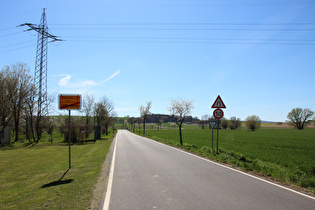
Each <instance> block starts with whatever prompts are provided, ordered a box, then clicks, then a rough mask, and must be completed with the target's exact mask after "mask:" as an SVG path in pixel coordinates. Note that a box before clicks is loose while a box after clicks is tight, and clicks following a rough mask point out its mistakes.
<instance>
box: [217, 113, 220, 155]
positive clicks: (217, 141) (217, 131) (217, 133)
mask: <svg viewBox="0 0 315 210" xmlns="http://www.w3.org/2000/svg"><path fill="white" fill-rule="evenodd" d="M217 125H218V127H217V154H219V127H220V120H219V119H218V123H217Z"/></svg>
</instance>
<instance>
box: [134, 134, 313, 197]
mask: <svg viewBox="0 0 315 210" xmlns="http://www.w3.org/2000/svg"><path fill="white" fill-rule="evenodd" d="M134 135H137V134H134ZM141 137H142V136H141ZM142 138H143V139H145V140H150V141H152V142H154V143H156V144H160V145H162V146H165V147H168V148H171V149H173V150H176V151H178V152H182V153H184V154H186V155H190V156H193V157H195V158H198V159H201V160H204V161H207V162H210V163H212V164H215V165H217V166H221V167H223V168H226V169H229V170H231V171H234V172H237V173H240V174H243V175H245V176H249V177H251V178H254V179H257V180H260V181H262V182H265V183H268V184H271V185H274V186H276V187H279V188H282V189H285V190H288V191H290V192H293V193H296V194H298V195H301V196H304V197H307V198H310V199H313V200H315V197H313V196H310V195H307V194H304V193H301V192H299V191H296V190H293V189H290V188H288V187H285V186H282V185H279V184H276V183H273V182H271V181H268V180H265V179H262V178H259V177H256V176H253V175H251V174H248V173H245V172H243V171H240V170H237V169H235V168H231V167H229V166H225V165H222V164H220V163H217V162H214V161H212V160H209V159H206V158H203V157H200V156H197V155H194V154H191V153H189V152H186V151H183V150H180V149H178V148H175V147H171V146H169V145H166V144H163V143H160V142H157V141H155V140H152V139H149V138H146V137H142Z"/></svg>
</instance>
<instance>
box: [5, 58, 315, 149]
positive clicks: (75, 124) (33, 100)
mask: <svg viewBox="0 0 315 210" xmlns="http://www.w3.org/2000/svg"><path fill="white" fill-rule="evenodd" d="M43 97H44V98H47V100H46V101H45V103H43V102H41V101H40V100H38V94H37V90H36V87H35V85H34V82H33V77H32V76H31V75H30V69H29V67H28V66H27V64H25V63H21V62H18V63H16V64H12V65H11V66H4V67H3V68H2V70H1V72H0V125H1V127H0V134H1V133H2V132H3V131H4V129H5V128H6V127H7V126H12V127H13V133H14V141H18V140H19V132H20V131H21V128H23V130H22V132H23V134H25V137H26V139H27V140H28V141H29V142H30V143H31V142H35V143H38V142H39V141H40V139H41V138H42V133H43V131H45V132H47V133H48V134H51V133H52V130H53V127H54V126H56V122H55V121H56V120H54V119H53V118H52V117H50V116H49V111H50V110H53V108H52V103H53V102H54V98H55V97H53V96H46V95H44V96H43ZM151 105H152V102H151V101H149V102H147V104H146V105H145V106H144V105H141V106H139V111H140V117H139V118H130V119H129V123H130V124H131V125H135V124H136V123H137V122H138V124H139V127H140V123H142V124H143V132H144V135H145V123H156V124H157V125H159V126H161V124H162V123H163V122H174V123H175V124H176V125H177V126H178V128H179V135H180V142H181V143H182V135H181V129H182V125H183V123H199V125H200V126H201V127H202V128H203V129H204V128H205V127H206V126H208V124H209V121H211V120H213V119H212V117H210V116H208V115H204V116H203V117H202V118H201V120H199V119H198V118H197V117H195V118H193V117H192V116H190V115H189V114H190V113H191V110H192V109H193V108H194V106H193V101H192V100H187V99H182V98H177V99H171V101H170V106H169V108H168V109H169V113H170V114H169V115H166V114H152V113H151V112H150V108H151ZM40 109H43V110H44V111H42V110H40ZM80 113H81V114H82V115H83V118H80V120H74V121H72V125H71V126H72V129H71V130H72V132H73V133H71V135H73V136H72V138H71V139H73V141H78V140H82V139H85V140H87V139H88V138H89V136H90V135H91V133H92V132H93V130H95V129H98V130H99V131H102V133H104V134H106V135H108V133H109V129H110V128H112V129H114V127H115V126H114V123H115V118H116V117H117V113H116V112H115V111H114V104H113V102H112V101H111V100H109V99H108V98H107V97H106V96H103V97H102V98H101V99H100V101H99V102H96V101H95V99H94V96H93V95H89V94H86V95H84V96H83V100H82V106H81V109H80ZM313 115H314V112H313V111H311V110H310V109H307V108H305V109H302V108H295V109H292V111H291V112H289V113H288V115H287V118H288V119H289V120H290V123H291V124H292V125H293V126H295V127H296V128H297V129H303V128H304V127H305V125H307V124H309V123H310V122H311V120H310V119H311V118H312V116H313ZM82 119H83V120H82ZM313 121H314V119H313ZM58 124H59V128H60V132H61V133H63V134H64V136H65V138H66V140H67V139H68V136H69V134H68V132H67V129H66V128H67V127H68V126H67V118H66V117H65V118H64V119H63V120H61V121H60V120H59V122H58ZM95 125H96V126H97V128H95V127H94V126H95ZM220 125H221V127H222V128H223V129H226V128H228V127H229V128H230V129H237V128H239V127H240V126H241V120H240V119H239V118H237V117H231V118H230V119H229V120H227V119H222V120H221V122H220ZM245 125H246V126H247V128H248V129H249V130H252V131H254V130H256V129H257V128H259V127H260V125H261V120H260V118H259V117H258V116H256V115H252V116H248V117H247V118H246V120H245ZM0 143H1V142H0Z"/></svg>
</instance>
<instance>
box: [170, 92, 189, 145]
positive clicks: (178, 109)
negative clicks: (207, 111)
mask: <svg viewBox="0 0 315 210" xmlns="http://www.w3.org/2000/svg"><path fill="white" fill-rule="evenodd" d="M170 105H171V106H170V107H169V111H170V112H171V114H172V116H174V117H175V119H176V125H177V126H178V129H179V140H180V145H183V139H182V125H183V122H184V120H185V117H186V116H187V115H189V114H190V113H191V110H192V109H193V108H194V106H193V101H189V100H185V99H182V98H178V99H171V102H170Z"/></svg>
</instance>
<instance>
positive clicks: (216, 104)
mask: <svg viewBox="0 0 315 210" xmlns="http://www.w3.org/2000/svg"><path fill="white" fill-rule="evenodd" d="M211 108H222V109H225V108H226V107H225V105H224V103H223V101H222V99H221V97H220V95H218V97H217V99H215V101H214V103H213V105H212V106H211Z"/></svg>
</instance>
